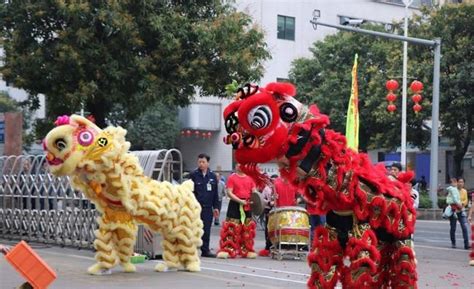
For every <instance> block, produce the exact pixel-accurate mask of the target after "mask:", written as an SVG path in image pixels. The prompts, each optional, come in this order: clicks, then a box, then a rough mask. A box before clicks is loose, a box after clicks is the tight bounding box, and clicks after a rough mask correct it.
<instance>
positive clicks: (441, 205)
mask: <svg viewBox="0 0 474 289" xmlns="http://www.w3.org/2000/svg"><path fill="white" fill-rule="evenodd" d="M447 205H448V204H447V203H446V196H438V208H440V209H444V208H446V206H447Z"/></svg>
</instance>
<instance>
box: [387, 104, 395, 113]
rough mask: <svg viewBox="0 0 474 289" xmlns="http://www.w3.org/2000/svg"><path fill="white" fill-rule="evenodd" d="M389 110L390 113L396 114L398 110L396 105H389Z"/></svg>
mask: <svg viewBox="0 0 474 289" xmlns="http://www.w3.org/2000/svg"><path fill="white" fill-rule="evenodd" d="M387 110H388V111H389V112H394V111H395V110H397V107H396V106H395V104H389V105H387Z"/></svg>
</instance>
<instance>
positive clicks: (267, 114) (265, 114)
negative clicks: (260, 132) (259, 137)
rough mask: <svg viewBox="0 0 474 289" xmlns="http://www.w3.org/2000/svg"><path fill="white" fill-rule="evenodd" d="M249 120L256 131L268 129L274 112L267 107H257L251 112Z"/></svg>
mask: <svg viewBox="0 0 474 289" xmlns="http://www.w3.org/2000/svg"><path fill="white" fill-rule="evenodd" d="M247 120H248V123H249V124H250V125H251V126H252V127H253V128H254V129H263V128H266V127H268V126H269V125H270V124H271V122H272V111H271V109H270V107H268V106H267V105H259V106H256V107H254V108H252V110H250V112H249V114H248V117H247Z"/></svg>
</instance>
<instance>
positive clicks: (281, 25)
mask: <svg viewBox="0 0 474 289" xmlns="http://www.w3.org/2000/svg"><path fill="white" fill-rule="evenodd" d="M277 37H278V39H286V40H295V17H289V16H282V15H278V36H277Z"/></svg>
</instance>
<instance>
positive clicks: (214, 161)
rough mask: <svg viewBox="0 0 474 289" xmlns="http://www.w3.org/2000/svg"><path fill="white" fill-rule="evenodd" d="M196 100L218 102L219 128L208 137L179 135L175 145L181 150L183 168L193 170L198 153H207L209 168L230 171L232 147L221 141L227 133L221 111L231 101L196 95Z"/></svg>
mask: <svg viewBox="0 0 474 289" xmlns="http://www.w3.org/2000/svg"><path fill="white" fill-rule="evenodd" d="M195 101H196V102H201V103H202V102H207V103H220V104H221V110H220V114H219V116H220V120H221V130H220V131H219V132H213V133H212V137H211V138H210V139H203V138H201V137H199V138H196V137H195V136H194V135H192V136H190V137H184V136H180V137H179V139H178V141H177V147H178V148H179V149H180V150H181V153H182V155H183V161H184V169H185V170H193V169H195V168H196V167H197V156H198V155H199V154H200V153H207V154H208V155H209V156H210V157H211V162H210V167H211V170H224V171H231V170H232V169H233V168H232V147H231V146H230V145H226V144H224V142H223V138H224V136H226V135H227V132H226V131H225V127H224V119H223V117H222V113H223V112H224V109H225V107H226V106H227V105H228V104H229V103H230V102H231V101H232V100H231V99H221V98H218V97H197V98H196V100H195Z"/></svg>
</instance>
